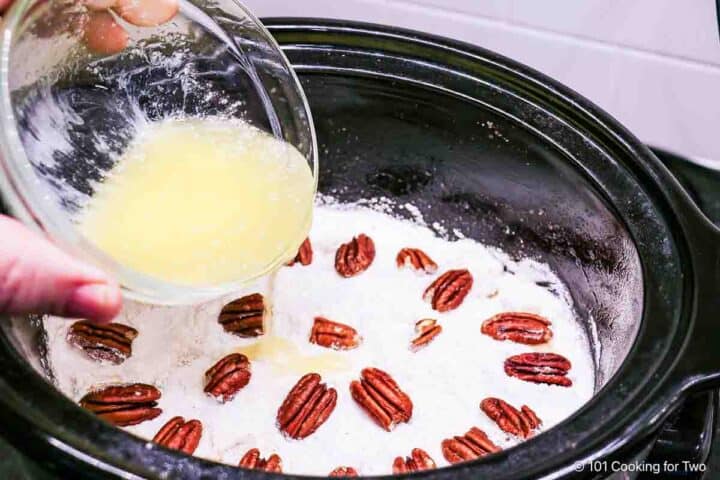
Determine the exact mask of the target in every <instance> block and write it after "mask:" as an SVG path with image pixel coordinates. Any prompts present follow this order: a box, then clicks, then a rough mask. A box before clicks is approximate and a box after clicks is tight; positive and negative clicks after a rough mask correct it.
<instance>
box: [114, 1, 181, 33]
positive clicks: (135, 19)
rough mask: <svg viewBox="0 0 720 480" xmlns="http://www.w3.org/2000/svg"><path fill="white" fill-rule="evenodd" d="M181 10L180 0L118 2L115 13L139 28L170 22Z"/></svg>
mask: <svg viewBox="0 0 720 480" xmlns="http://www.w3.org/2000/svg"><path fill="white" fill-rule="evenodd" d="M179 8H180V6H179V4H178V0H117V3H116V5H115V11H116V12H117V13H118V15H120V16H121V17H122V18H123V20H125V21H127V22H129V23H132V24H133V25H137V26H138V27H155V26H157V25H162V24H163V23H166V22H168V21H170V20H171V19H172V18H173V17H174V16H175V15H176V14H177V12H178V9H179Z"/></svg>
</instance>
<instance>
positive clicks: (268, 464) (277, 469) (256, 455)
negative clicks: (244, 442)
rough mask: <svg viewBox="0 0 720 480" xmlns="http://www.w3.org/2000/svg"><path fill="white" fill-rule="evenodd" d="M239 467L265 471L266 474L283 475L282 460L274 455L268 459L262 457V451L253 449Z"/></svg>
mask: <svg viewBox="0 0 720 480" xmlns="http://www.w3.org/2000/svg"><path fill="white" fill-rule="evenodd" d="M238 466H239V467H242V468H251V469H253V470H263V471H265V472H274V473H282V459H281V458H280V456H279V455H277V454H275V453H273V454H272V455H270V456H269V457H268V458H267V459H265V458H262V457H261V456H260V450H258V449H257V448H251V449H250V450H248V451H247V453H245V455H243V457H242V458H241V459H240V463H239V464H238Z"/></svg>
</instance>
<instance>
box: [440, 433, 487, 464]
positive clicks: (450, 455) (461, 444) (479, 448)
mask: <svg viewBox="0 0 720 480" xmlns="http://www.w3.org/2000/svg"><path fill="white" fill-rule="evenodd" d="M499 451H500V447H498V446H497V445H495V444H494V443H493V442H492V441H491V440H490V439H489V438H488V436H487V435H486V434H485V432H483V431H482V430H480V429H479V428H477V427H472V428H471V429H470V430H469V431H468V432H467V433H466V434H465V435H463V436H462V437H460V436H456V437H453V438H446V439H445V440H443V441H442V452H443V456H444V457H445V460H447V461H448V462H450V463H459V462H467V461H469V460H475V459H476V458H480V457H484V456H485V455H489V454H491V453H495V452H499Z"/></svg>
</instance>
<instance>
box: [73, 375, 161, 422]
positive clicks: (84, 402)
mask: <svg viewBox="0 0 720 480" xmlns="http://www.w3.org/2000/svg"><path fill="white" fill-rule="evenodd" d="M160 395H161V394H160V390H158V389H157V388H155V387H153V386H152V385H146V384H144V383H133V384H130V385H112V386H109V387H105V388H103V389H101V390H94V391H92V392H89V393H88V394H87V395H85V396H84V397H83V398H81V399H80V406H81V407H83V408H85V409H87V410H90V411H91V412H93V413H94V414H95V415H97V416H98V417H100V418H102V419H103V420H105V421H108V422H110V423H112V424H114V425H118V426H121V427H127V426H129V425H137V424H138V423H142V422H144V421H146V420H152V419H153V418H155V417H157V416H158V415H160V414H161V413H162V410H161V409H159V408H157V400H159V399H160Z"/></svg>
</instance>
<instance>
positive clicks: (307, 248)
mask: <svg viewBox="0 0 720 480" xmlns="http://www.w3.org/2000/svg"><path fill="white" fill-rule="evenodd" d="M312 260H313V249H312V243H310V239H309V238H306V239H305V241H304V242H303V243H302V244H301V245H300V248H299V249H298V252H297V255H295V258H293V259H292V260H290V261H289V262H288V263H287V266H288V267H292V266H293V265H295V264H296V263H300V265H302V266H304V267H307V266H308V265H310V264H311V263H312Z"/></svg>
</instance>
